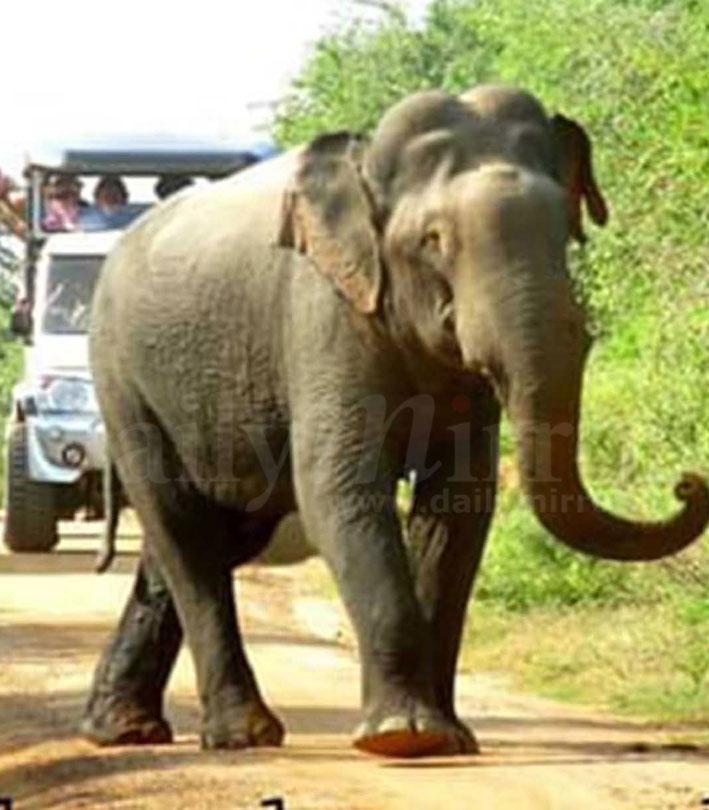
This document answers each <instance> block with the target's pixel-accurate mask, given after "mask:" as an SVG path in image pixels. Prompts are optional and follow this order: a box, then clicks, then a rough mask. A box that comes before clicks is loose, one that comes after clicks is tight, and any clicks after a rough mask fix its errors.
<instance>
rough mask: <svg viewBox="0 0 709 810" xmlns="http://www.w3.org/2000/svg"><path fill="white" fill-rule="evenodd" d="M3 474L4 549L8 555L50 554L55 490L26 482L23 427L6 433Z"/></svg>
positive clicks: (54, 535)
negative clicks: (4, 477)
mask: <svg viewBox="0 0 709 810" xmlns="http://www.w3.org/2000/svg"><path fill="white" fill-rule="evenodd" d="M6 473H7V482H6V484H5V530H4V533H3V540H4V542H5V545H6V546H7V548H9V549H10V551H50V550H51V549H52V548H54V546H56V544H57V543H58V542H59V536H58V534H57V514H56V503H55V502H56V489H55V486H54V485H53V484H42V483H39V482H37V481H30V479H29V476H28V470H27V436H26V430H25V426H24V425H15V426H13V428H12V429H11V431H10V435H9V437H8V442H7V467H6Z"/></svg>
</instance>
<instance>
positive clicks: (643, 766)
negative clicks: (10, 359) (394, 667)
mask: <svg viewBox="0 0 709 810" xmlns="http://www.w3.org/2000/svg"><path fill="white" fill-rule="evenodd" d="M72 535H73V536H72ZM76 535H77V529H76V527H73V528H72V529H70V530H69V533H68V534H67V536H65V538H64V539H63V541H62V545H61V547H60V550H59V551H58V552H55V553H54V554H52V555H46V556H9V555H5V554H2V555H0V797H2V796H9V797H13V798H14V800H15V807H16V808H17V810H29V808H48V807H60V808H79V807H81V808H90V807H101V808H103V807H108V808H217V809H218V808H225V810H226V808H229V810H236V808H258V807H259V806H260V805H261V802H262V801H263V800H264V799H268V798H270V797H278V796H280V797H282V798H283V800H284V806H285V807H286V808H288V810H317V809H319V808H323V810H324V809H326V808H327V809H328V810H330V809H331V810H383V809H384V808H386V809H387V810H388V809H389V808H391V810H395V809H398V808H406V809H407V810H409V809H410V808H444V807H451V808H453V807H460V808H470V810H508V808H509V809H510V810H511V809H512V808H514V810H586V809H587V808H589V809H590V808H593V810H606V809H607V810H612V809H613V808H628V809H629V808H633V810H650V809H652V810H672V809H673V808H699V807H701V804H700V802H701V796H702V793H703V792H706V791H709V753H708V752H707V751H682V750H676V749H672V748H671V747H668V746H667V745H666V743H667V741H668V739H672V734H673V733H674V730H672V729H666V728H665V729H650V728H648V727H643V726H640V725H635V724H632V723H628V722H627V721H622V720H617V719H615V718H612V717H603V716H598V715H595V714H592V713H590V712H582V711H578V710H574V709H570V708H569V707H567V706H562V705H559V704H555V703H552V702H550V701H546V700H541V699H539V698H535V697H531V696H526V695H520V694H515V693H514V692H512V691H510V690H509V689H507V688H506V686H505V680H504V677H503V676H501V675H493V674H481V675H476V676H461V677H460V680H459V707H460V709H461V713H462V715H463V716H464V717H465V718H467V719H468V720H469V721H470V722H471V723H472V725H473V726H474V728H475V729H476V731H477V733H478V737H479V739H480V741H481V744H482V746H483V754H482V755H481V756H479V757H468V758H456V759H435V760H434V759H427V760H419V761H415V762H412V761H393V760H381V759H375V758H372V757H368V756H366V755H363V754H359V753H358V752H356V751H354V750H353V749H352V748H351V747H350V745H349V732H350V731H351V729H352V728H353V726H354V725H355V722H356V720H357V717H358V711H357V706H358V688H359V686H358V680H359V679H358V669H357V663H356V659H355V655H354V653H353V651H352V649H351V647H350V646H349V645H348V643H347V638H348V637H349V632H348V630H347V628H346V625H345V623H344V620H343V618H342V616H341V614H340V613H339V612H338V610H337V609H336V608H333V607H332V606H330V605H329V604H328V603H326V602H323V601H322V600H319V599H317V597H316V596H314V594H313V591H312V590H310V589H309V585H308V582H309V581H312V575H313V573H314V572H317V571H316V569H317V566H318V565H319V563H318V562H310V563H306V564H304V565H300V566H296V567H292V568H289V569H271V570H265V569H253V568H252V569H249V570H246V571H244V572H243V573H242V574H241V575H240V577H239V580H240V582H239V586H238V588H239V593H240V605H241V609H242V613H243V614H244V623H245V625H246V629H247V635H248V647H249V650H250V653H251V656H252V660H253V663H254V665H255V668H256V670H257V673H258V675H259V677H260V681H261V685H262V687H263V690H264V692H265V694H266V696H267V698H268V700H269V701H270V702H271V704H272V705H273V706H274V707H275V708H276V709H277V710H278V712H279V713H280V714H281V716H282V717H283V718H284V719H285V721H286V724H287V727H288V731H289V733H288V737H287V740H286V745H285V747H284V748H281V749H272V750H259V751H246V752H230V753H206V752H202V751H200V750H199V749H198V746H197V728H198V709H197V702H196V698H195V694H194V687H193V677H192V669H191V663H190V661H189V657H188V656H187V655H186V654H184V652H183V654H182V656H181V658H180V661H179V664H178V668H177V670H176V672H175V674H174V676H173V679H172V682H171V688H170V698H169V702H168V714H169V717H170V718H171V719H172V721H173V722H174V726H175V729H176V732H177V740H176V743H175V744H174V745H172V746H168V747H155V748H147V749H146V748H122V749H118V748H116V749H109V750H97V749H95V748H93V747H91V746H90V745H89V744H87V743H85V742H83V741H82V740H81V739H79V738H78V737H77V736H76V734H75V731H74V728H75V724H76V721H77V718H78V716H79V714H80V711H81V706H82V702H83V700H84V696H85V694H86V689H87V686H88V682H89V678H90V675H91V671H92V667H93V665H94V663H95V660H96V657H97V655H98V652H99V649H100V648H101V645H102V644H103V642H104V640H105V638H106V636H107V634H108V632H109V630H110V628H111V627H112V625H113V623H114V621H115V619H116V617H117V615H118V612H119V610H120V607H121V606H122V604H123V601H124V598H125V595H126V593H127V590H128V588H129V585H130V580H131V571H132V569H133V567H134V564H135V556H134V552H135V548H136V543H137V539H136V538H135V537H132V538H131V537H126V536H124V537H122V540H121V546H120V547H121V549H122V552H123V553H122V554H121V556H120V557H119V559H118V561H117V563H116V564H114V567H113V569H112V572H111V573H109V574H106V575H104V576H103V577H97V576H95V575H93V574H92V573H90V571H91V565H92V559H93V557H92V554H90V553H89V552H88V549H91V548H93V545H94V541H93V540H91V539H89V538H87V537H80V536H79V537H77V536H76ZM343 639H344V641H343Z"/></svg>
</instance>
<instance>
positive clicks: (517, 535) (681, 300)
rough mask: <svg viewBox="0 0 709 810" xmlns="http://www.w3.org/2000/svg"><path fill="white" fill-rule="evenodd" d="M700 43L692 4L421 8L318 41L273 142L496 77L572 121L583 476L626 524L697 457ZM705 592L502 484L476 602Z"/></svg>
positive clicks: (701, 325) (705, 579)
mask: <svg viewBox="0 0 709 810" xmlns="http://www.w3.org/2000/svg"><path fill="white" fill-rule="evenodd" d="M708 47H709V5H707V4H705V3H699V2H693V0H583V2H582V0H434V2H433V3H432V4H431V6H430V7H429V11H428V16H427V19H426V20H425V22H424V24H423V25H422V26H421V27H420V28H419V29H416V30H414V29H412V28H411V27H409V26H407V24H406V22H405V20H403V19H402V18H401V16H397V15H388V16H386V15H385V16H384V17H383V18H382V20H381V23H380V24H378V25H375V26H372V25H371V24H364V23H350V24H348V26H347V27H346V29H344V30H341V31H336V32H335V33H332V34H330V35H328V36H326V37H325V38H323V39H322V40H321V41H320V42H319V43H318V44H317V45H316V47H315V49H314V50H313V52H312V54H311V56H310V58H309V60H308V61H307V63H306V65H305V67H304V68H303V71H302V72H301V75H300V76H299V78H298V80H297V81H296V83H295V86H294V93H293V96H292V97H291V98H290V99H289V100H288V101H287V103H286V104H285V105H284V106H283V108H282V109H281V112H280V115H279V116H278V119H277V123H276V135H277V137H278V138H279V139H280V141H281V142H282V143H283V144H284V145H288V144H292V143H296V142H299V141H302V140H305V139H307V138H309V137H311V136H313V135H315V134H316V133H319V132H322V131H324V130H329V129H330V130H331V129H340V128H343V127H346V128H350V129H354V130H370V129H371V128H372V127H373V126H374V124H375V123H376V121H377V120H378V118H379V116H380V115H381V113H382V112H383V111H384V110H385V109H386V108H387V107H388V106H389V105H390V104H391V103H392V102H394V101H396V100H397V99H399V98H401V97H402V96H404V95H405V94H407V93H408V92H411V91H414V90H418V89H422V88H429V87H442V88H445V89H448V90H451V91H458V90H461V89H464V88H466V87H468V86H471V85H473V84H476V83H479V82H482V81H504V82H508V83H511V84H517V85H520V86H524V87H526V88H527V89H529V90H531V91H532V92H534V93H536V94H537V95H538V96H539V97H540V98H541V99H542V100H543V101H544V103H545V104H546V105H547V107H548V109H550V110H560V111H563V112H564V113H565V114H566V115H568V116H571V117H573V118H575V119H577V120H578V121H580V122H582V123H583V124H584V126H585V127H586V129H587V131H588V132H589V134H590V136H591V138H592V140H593V144H594V161H595V168H596V175H597V179H598V181H599V183H600V185H601V187H602V188H603V190H604V193H605V195H606V197H607V199H608V201H609V203H610V208H611V220H610V223H609V226H608V227H607V228H606V229H603V230H599V229H595V228H593V226H590V227H589V228H587V230H588V231H589V235H590V237H591V241H590V243H589V244H588V245H587V246H585V247H584V248H574V249H572V270H573V272H574V276H575V279H576V281H577V287H578V289H579V294H580V296H581V297H582V299H583V300H584V302H585V304H586V307H587V309H588V311H589V314H590V317H591V321H592V325H593V331H594V333H595V335H596V344H595V347H594V350H593V352H592V356H591V362H590V368H589V370H588V374H587V379H586V385H585V392H584V411H583V424H582V466H583V469H584V473H585V476H586V478H587V480H588V483H589V487H590V489H591V490H592V492H593V494H594V496H596V497H597V498H598V499H599V500H600V501H601V503H602V504H603V505H605V506H606V507H609V508H612V509H616V510H619V511H621V512H623V513H625V514H628V515H629V516H634V517H638V518H646V519H649V518H657V517H660V516H663V515H666V514H667V513H668V512H669V511H670V510H672V509H675V508H676V502H675V501H674V499H673V498H672V496H671V492H672V485H673V483H674V480H675V478H676V476H677V475H678V473H679V472H680V471H682V470H684V469H693V468H696V467H697V465H701V464H706V463H707V459H709V430H708V429H707V426H708V425H709V397H707V396H706V388H707V380H709V351H708V350H707V349H708V347H709V273H708V272H707V270H708V269H709V241H708V240H707V238H706V234H707V232H709V130H708V129H707V126H706V99H707V98H709V73H708V72H707V69H706V53H707V48H708ZM510 449H511V442H510V441H509V435H507V437H506V439H505V442H504V443H503V451H504V452H505V453H509V452H510ZM507 463H509V461H508V462H507ZM705 472H706V470H705ZM690 570H691V572H692V576H691V577H688V576H687V571H690ZM708 588H709V551H707V549H706V548H705V549H704V550H701V549H697V548H695V549H694V550H692V551H688V552H686V553H685V554H684V555H682V556H680V557H679V558H677V561H676V562H674V563H673V564H671V565H655V566H638V565H636V566H632V565H631V566H628V565H623V566H621V565H619V564H612V563H602V562H595V561H593V560H587V559H585V558H582V557H580V556H579V555H577V554H574V553H571V552H569V551H567V550H566V549H565V548H563V547H560V546H559V545H558V543H556V542H555V541H552V540H551V539H550V538H549V537H548V535H546V533H545V532H544V530H543V529H541V528H540V527H539V526H538V525H537V524H536V522H535V521H534V519H533V517H532V516H531V514H530V512H529V510H528V509H527V508H526V506H525V505H523V504H522V502H521V496H520V494H519V492H517V491H516V490H515V489H514V488H512V489H508V490H507V491H505V492H503V495H502V497H501V499H500V506H499V508H498V517H497V519H496V522H495V525H494V529H493V536H492V538H491V542H490V546H489V551H488V553H487V558H486V561H485V564H484V566H483V571H482V576H481V579H480V582H479V586H478V596H479V597H480V598H481V599H483V600H486V601H487V602H488V603H495V604H501V605H504V606H505V607H507V608H509V609H513V610H529V609H531V608H532V607H534V606H539V605H555V606H558V605H569V604H577V603H588V602H597V603H603V602H611V603H614V604H617V603H622V602H637V601H638V600H643V601H646V602H652V601H653V600H657V599H658V598H669V596H671V595H672V594H673V593H676V592H678V591H680V590H681V591H682V592H683V593H686V594H688V596H687V598H694V597H693V596H692V594H694V595H696V594H701V593H702V592H704V593H706V592H707V589H708Z"/></svg>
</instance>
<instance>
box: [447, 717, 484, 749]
mask: <svg viewBox="0 0 709 810" xmlns="http://www.w3.org/2000/svg"><path fill="white" fill-rule="evenodd" d="M449 723H450V724H451V728H452V729H453V736H452V737H451V739H450V743H451V744H450V747H449V749H448V750H446V751H443V752H442V753H444V754H449V755H450V754H479V753H480V745H479V744H478V741H477V739H476V738H475V735H474V734H473V732H472V731H471V730H470V729H469V728H468V727H467V726H466V725H465V723H463V721H462V720H458V718H457V717H454V718H453V719H452V720H449Z"/></svg>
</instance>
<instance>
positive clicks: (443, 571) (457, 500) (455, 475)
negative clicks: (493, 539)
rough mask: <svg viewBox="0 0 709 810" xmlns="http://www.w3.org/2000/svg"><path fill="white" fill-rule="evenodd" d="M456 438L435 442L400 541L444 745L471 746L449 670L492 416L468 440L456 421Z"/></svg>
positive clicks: (491, 497) (482, 521) (473, 560)
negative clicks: (433, 460) (423, 623)
mask: <svg viewBox="0 0 709 810" xmlns="http://www.w3.org/2000/svg"><path fill="white" fill-rule="evenodd" d="M463 427H467V426H463ZM456 438H457V446H453V445H451V446H448V447H446V448H441V449H440V452H439V453H438V455H437V458H439V459H441V460H442V462H443V463H442V466H441V467H440V468H439V469H438V470H437V471H436V473H435V474H434V475H432V476H431V477H429V478H428V479H426V480H423V481H421V482H420V483H419V484H418V485H417V487H416V492H415V496H414V502H413V506H412V510H411V514H410V516H409V520H408V542H409V545H410V553H411V556H412V560H413V568H414V575H415V578H416V592H417V596H418V599H419V601H420V604H421V607H422V610H423V613H424V616H425V617H426V619H427V621H428V622H429V625H430V627H431V630H432V637H433V640H432V644H433V662H434V681H435V692H436V704H437V706H438V708H439V710H440V711H441V712H442V713H443V714H444V716H445V717H447V718H448V719H449V720H450V722H451V723H453V724H455V726H456V729H457V733H456V738H455V740H454V741H453V745H452V747H451V749H450V752H451V753H477V752H478V750H479V748H478V744H477V741H476V739H475V737H474V735H473V734H472V732H471V731H470V730H469V729H468V728H467V726H466V725H465V724H464V723H462V722H461V721H460V720H459V719H458V717H457V715H456V712H455V672H456V664H457V660H458V653H459V649H460V642H461V637H462V633H463V626H464V623H465V616H466V608H467V605H468V600H469V598H470V593H471V590H472V587H473V583H474V581H475V576H476V574H477V570H478V566H479V564H480V560H481V558H482V553H483V549H484V546H485V539H486V536H487V532H488V529H489V526H490V521H491V519H492V515H493V511H494V503H495V491H496V471H497V423H496V422H495V423H493V424H492V425H491V426H488V428H487V429H486V430H484V431H477V432H476V434H474V435H473V436H472V437H470V439H471V440H470V441H468V436H467V431H465V430H462V429H459V430H458V431H457V432H456ZM455 444H456V443H455V442H454V445H455ZM463 458H464V459H465V464H462V463H461V461H462V459H463Z"/></svg>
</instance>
